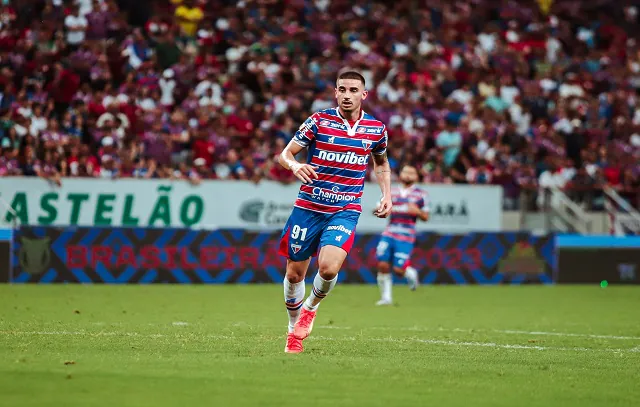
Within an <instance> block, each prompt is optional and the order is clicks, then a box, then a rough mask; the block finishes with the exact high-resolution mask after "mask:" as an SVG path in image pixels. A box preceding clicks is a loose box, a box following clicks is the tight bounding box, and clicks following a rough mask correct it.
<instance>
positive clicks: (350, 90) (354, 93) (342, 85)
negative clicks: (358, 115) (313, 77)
mask: <svg viewBox="0 0 640 407" xmlns="http://www.w3.org/2000/svg"><path fill="white" fill-rule="evenodd" d="M336 85H337V87H336V99H337V100H338V106H340V107H341V108H342V111H344V112H345V113H349V112H354V111H355V112H357V111H359V110H360V107H361V106H362V101H363V100H365V99H366V98H367V94H368V92H367V91H366V90H364V84H363V83H362V81H360V80H358V79H338V83H337V84H336Z"/></svg>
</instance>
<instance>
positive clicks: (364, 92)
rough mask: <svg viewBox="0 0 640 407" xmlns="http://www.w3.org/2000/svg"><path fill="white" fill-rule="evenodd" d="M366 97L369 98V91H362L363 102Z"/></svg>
mask: <svg viewBox="0 0 640 407" xmlns="http://www.w3.org/2000/svg"><path fill="white" fill-rule="evenodd" d="M367 96H369V91H368V90H363V91H362V100H365V99H366V98H367Z"/></svg>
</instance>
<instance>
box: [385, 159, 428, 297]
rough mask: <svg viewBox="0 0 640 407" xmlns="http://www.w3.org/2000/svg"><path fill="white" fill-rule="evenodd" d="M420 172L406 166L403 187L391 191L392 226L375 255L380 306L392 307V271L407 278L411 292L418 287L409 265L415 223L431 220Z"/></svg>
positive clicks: (414, 274) (414, 235) (401, 173)
mask: <svg viewBox="0 0 640 407" xmlns="http://www.w3.org/2000/svg"><path fill="white" fill-rule="evenodd" d="M417 181H418V171H417V170H416V168H415V167H413V166H410V165H405V166H404V167H403V168H402V171H400V182H401V184H402V185H401V186H394V187H393V188H391V202H392V203H393V210H392V212H391V218H390V219H389V224H388V225H387V227H386V229H385V230H384V232H383V233H382V236H381V237H380V241H379V243H378V247H377V248H376V255H377V257H378V287H380V296H381V298H380V301H378V302H377V303H376V304H377V305H391V304H392V303H393V301H392V296H391V287H392V285H393V276H392V275H391V269H392V268H393V271H394V272H395V273H396V274H397V275H398V276H400V277H402V276H404V277H406V278H407V282H408V283H409V287H410V288H411V290H415V289H416V287H417V285H418V272H417V270H416V269H414V268H413V267H410V266H407V265H406V263H407V262H408V261H409V257H410V255H411V251H412V250H413V244H414V243H415V240H416V222H417V221H418V219H420V220H422V221H425V222H426V221H427V220H429V198H428V197H427V194H426V193H425V192H424V191H422V190H421V189H420V188H418V187H417V186H416V185H415V183H416V182H417Z"/></svg>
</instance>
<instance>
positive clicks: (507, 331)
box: [318, 325, 640, 341]
mask: <svg viewBox="0 0 640 407" xmlns="http://www.w3.org/2000/svg"><path fill="white" fill-rule="evenodd" d="M318 328H322V329H340V330H347V331H349V330H360V328H353V327H350V326H335V325H318ZM367 329H374V330H378V331H401V332H406V331H409V332H466V333H472V332H473V333H480V332H496V333H502V334H514V335H539V336H560V337H567V338H570V337H571V338H592V339H620V340H636V341H637V340H640V336H618V335H595V334H577V333H566V332H545V331H520V330H515V329H491V330H482V329H462V328H433V329H430V328H421V327H395V328H394V327H388V326H373V327H366V328H362V330H367Z"/></svg>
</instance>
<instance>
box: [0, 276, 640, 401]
mask: <svg viewBox="0 0 640 407" xmlns="http://www.w3.org/2000/svg"><path fill="white" fill-rule="evenodd" d="M307 288H309V287H307ZM395 294H396V301H397V302H398V306H395V307H388V308H376V307H375V306H374V305H373V303H374V301H375V300H377V288H376V287H374V286H346V285H343V286H338V287H337V288H336V289H335V291H334V292H332V293H331V294H330V295H329V297H327V299H326V300H325V301H324V302H323V304H322V305H321V306H320V309H319V314H318V319H317V320H316V326H315V328H314V332H313V333H312V336H311V337H310V338H309V339H308V340H306V341H305V347H306V350H305V353H304V354H302V355H286V354H284V353H283V349H284V344H285V331H286V319H287V318H286V312H285V310H284V306H283V301H282V288H281V286H279V285H260V286H258V285H256V286H75V285H65V286H0V299H1V300H0V306H1V311H0V405H1V406H24V407H26V406H83V407H87V406H114V405H117V406H136V407H137V406H156V407H159V406H203V405H208V406H258V405H259V406H282V405H303V406H305V407H309V406H417V405H434V406H467V405H472V406H492V407H495V406H545V407H548V406H608V407H611V406H632V405H633V406H637V402H638V400H640V385H638V383H640V316H639V315H640V287H639V288H636V287H609V288H607V289H601V288H599V287H568V286H555V287H540V286H536V287H523V286H521V287H508V286H502V287H478V286H476V287H473V286H463V287H421V288H420V290H419V291H418V292H415V293H411V292H409V291H408V290H407V288H406V287H403V286H398V287H395ZM533 331H537V332H538V333H532V332H533ZM571 334H575V335H571Z"/></svg>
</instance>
